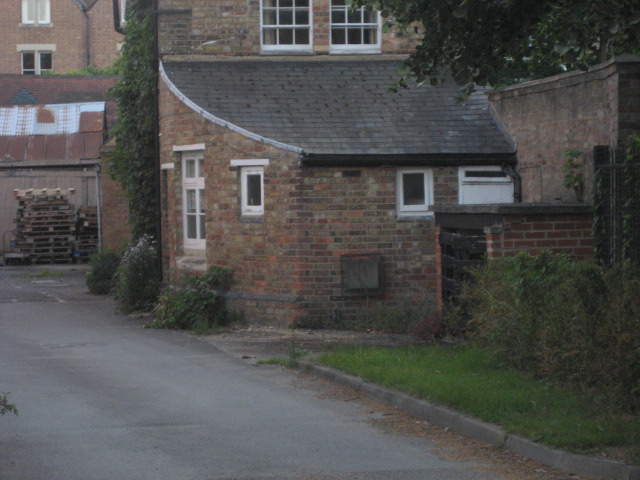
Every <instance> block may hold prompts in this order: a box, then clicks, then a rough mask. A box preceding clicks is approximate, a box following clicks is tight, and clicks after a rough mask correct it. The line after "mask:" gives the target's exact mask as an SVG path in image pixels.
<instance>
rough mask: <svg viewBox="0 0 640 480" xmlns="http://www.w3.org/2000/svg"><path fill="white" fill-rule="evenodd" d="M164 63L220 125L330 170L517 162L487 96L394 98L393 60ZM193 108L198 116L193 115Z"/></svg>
mask: <svg viewBox="0 0 640 480" xmlns="http://www.w3.org/2000/svg"><path fill="white" fill-rule="evenodd" d="M324 58H326V59H322V60H318V59H317V58H315V59H311V60H304V59H300V58H295V59H293V58H287V59H284V58H282V57H280V58H277V59H275V58H254V57H252V58H251V59H246V58H244V59H242V60H238V59H232V60H220V59H216V60H205V61H166V62H164V64H163V69H164V75H166V78H167V79H168V80H169V82H170V84H173V85H171V87H172V88H173V89H174V92H177V93H178V94H179V95H180V94H181V95H184V96H185V97H186V98H187V99H188V100H189V101H190V102H193V103H194V104H195V105H197V109H200V108H201V109H202V110H204V111H205V112H207V114H208V115H209V116H213V117H216V118H217V119H218V120H219V123H220V124H225V122H228V123H229V124H232V126H233V127H238V128H240V129H243V130H245V131H248V132H250V133H252V134H254V135H257V136H259V137H263V138H264V139H266V141H274V142H279V143H282V144H285V145H289V146H292V147H294V148H298V149H301V150H302V151H303V153H304V155H306V156H308V157H309V158H311V157H314V158H318V159H320V161H322V160H323V159H324V160H325V161H327V160H328V159H334V160H335V159H338V158H340V157H343V158H346V157H348V158H356V157H360V158H369V159H373V158H374V157H377V158H380V156H383V157H388V158H391V159H393V160H394V161H401V160H402V158H408V157H412V158H420V159H423V160H425V159H434V158H441V159H451V158H453V157H456V158H465V157H466V158H471V157H481V158H484V159H487V158H492V159H493V161H494V162H496V161H498V159H501V161H504V159H505V158H509V159H513V160H515V156H514V148H513V146H512V144H511V143H510V142H509V140H508V139H507V137H505V136H504V135H503V133H502V132H501V130H500V129H499V128H498V125H497V124H496V122H495V121H494V120H493V118H492V117H491V115H490V114H489V111H488V101H487V98H486V95H484V94H474V95H473V96H472V97H471V98H470V99H468V100H467V102H466V103H464V104H461V103H459V102H458V101H457V98H458V97H459V94H460V92H459V90H458V88H457V87H456V86H455V85H454V84H452V83H451V84H447V85H445V86H439V87H432V86H428V85H422V86H415V85H414V86H411V87H410V88H407V89H400V90H399V92H398V93H391V92H390V91H389V87H390V86H391V85H393V84H394V83H396V82H397V81H398V79H399V74H398V73H397V72H398V67H399V66H400V61H399V60H398V59H397V58H392V59H387V58H384V57H376V59H372V58H367V59H362V60H361V59H358V60H345V59H337V60H334V59H330V58H328V57H324ZM192 108H194V106H192Z"/></svg>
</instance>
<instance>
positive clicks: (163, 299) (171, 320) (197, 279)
mask: <svg viewBox="0 0 640 480" xmlns="http://www.w3.org/2000/svg"><path fill="white" fill-rule="evenodd" d="M230 284H231V272H230V271H229V270H225V269H222V268H217V267H213V268H210V269H209V271H208V272H207V273H206V274H204V275H202V276H198V275H194V274H190V273H186V272H183V274H182V279H181V280H180V281H179V282H177V285H175V286H170V287H166V288H165V289H164V290H163V291H162V292H161V294H160V297H159V299H158V305H157V306H156V307H155V309H154V317H155V318H154V320H153V321H152V322H151V323H149V324H148V325H147V327H148V328H178V329H186V330H193V331H194V332H196V333H198V334H204V333H210V332H212V331H216V330H217V329H218V328H219V327H221V326H223V325H226V324H227V323H229V322H230V314H229V312H228V311H227V309H226V308H225V302H224V296H223V295H221V293H220V292H221V291H225V290H227V289H228V288H229V286H230Z"/></svg>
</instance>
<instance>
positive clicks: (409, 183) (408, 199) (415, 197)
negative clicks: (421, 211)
mask: <svg viewBox="0 0 640 480" xmlns="http://www.w3.org/2000/svg"><path fill="white" fill-rule="evenodd" d="M402 192H403V197H404V198H403V200H404V204H405V205H425V203H426V202H425V191H424V174H422V173H404V174H402Z"/></svg>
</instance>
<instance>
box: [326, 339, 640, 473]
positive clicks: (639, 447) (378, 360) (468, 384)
mask: <svg viewBox="0 0 640 480" xmlns="http://www.w3.org/2000/svg"><path fill="white" fill-rule="evenodd" d="M318 362H319V363H321V364H323V365H327V366H330V367H333V368H336V369H339V370H342V371H344V372H347V373H350V374H352V375H357V376H359V377H361V378H363V379H365V380H367V381H370V382H374V383H377V384H379V385H384V386H386V387H390V388H394V389H396V390H400V391H403V392H406V393H409V394H411V395H414V396H417V397H421V398H425V399H427V400H429V401H431V402H433V403H437V404H440V405H445V406H448V407H451V408H453V409H456V410H458V411H460V412H463V413H466V414H468V415H471V416H473V417H476V418H479V419H481V420H484V421H487V422H492V423H496V424H499V425H501V426H502V427H503V428H505V429H506V430H507V431H508V432H510V433H516V434H519V435H522V436H524V437H527V438H530V439H531V440H534V441H540V442H541V443H544V444H546V445H550V446H553V447H556V448H564V449H567V450H571V451H575V452H588V451H591V450H595V449H599V448H603V447H629V448H630V449H631V451H635V452H636V454H637V452H639V451H640V419H639V418H638V417H630V416H623V415H621V414H615V413H606V412H603V411H601V410H599V409H597V408H595V407H594V406H593V404H592V402H591V401H590V400H589V399H587V398H584V397H582V396H580V395H578V394H576V393H574V392H572V391H570V390H569V389H568V388H563V387H562V386H557V385H552V384H549V383H546V382H542V381H539V380H536V379H534V378H532V377H531V376H529V375H527V374H525V373H522V372H517V371H514V370H509V369H505V368H502V367H501V366H500V365H498V364H497V363H496V362H495V361H494V359H493V358H492V356H491V355H490V354H489V353H488V352H486V351H484V350H482V349H480V348H478V347H474V346H465V347H456V348H452V347H440V346H419V347H406V348H401V349H385V348H373V347H353V348H349V349H343V350H337V351H335V352H328V353H325V354H323V355H322V356H321V357H319V359H318ZM633 455H634V456H635V454H633ZM635 460H638V459H637V458H636V459H635Z"/></svg>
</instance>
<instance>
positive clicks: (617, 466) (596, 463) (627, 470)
mask: <svg viewBox="0 0 640 480" xmlns="http://www.w3.org/2000/svg"><path fill="white" fill-rule="evenodd" d="M304 367H305V368H306V369H307V370H308V371H310V372H311V373H313V374H315V375H317V376H319V377H322V378H325V379H327V380H330V381H332V382H336V383H338V384H340V385H344V386H347V387H350V388H353V389H354V390H356V391H360V392H362V393H364V394H366V395H368V396H369V397H371V398H373V399H375V400H378V401H381V402H385V403H389V404H391V405H394V406H396V407H398V408H400V409H401V410H403V411H404V412H406V413H409V414H411V415H413V416H415V417H417V418H420V419H422V420H428V421H429V422H432V423H435V424H437V425H440V426H442V427H445V428H449V429H451V430H453V431H455V432H458V433H461V434H463V435H466V436H468V437H471V438H474V439H476V440H479V441H482V442H485V443H489V444H492V445H495V446H497V447H502V448H506V449H507V450H510V451H512V452H514V453H517V454H519V455H522V456H523V457H527V458H531V459H533V460H536V461H538V462H540V463H542V464H543V465H546V466H548V467H552V468H555V469H558V470H562V471H565V472H568V473H574V474H578V475H587V476H590V477H597V478H603V479H606V480H640V467H636V466H630V465H626V464H624V463H622V462H615V461H611V460H602V459H599V458H593V457H587V456H584V455H576V454H573V453H567V452H563V451H561V450H555V449H553V448H550V447H546V446H544V445H541V444H539V443H535V442H532V441H531V440H527V439H526V438H523V437H519V436H517V435H512V434H508V433H507V432H506V431H505V430H503V429H502V428H500V427H498V426H497V425H494V424H490V423H486V422H482V421H480V420H477V419H475V418H471V417H468V416H466V415H461V414H459V413H457V412H455V411H453V410H450V409H448V408H445V407H440V406H437V405H432V404H430V403H429V402H426V401H424V400H420V399H417V398H414V397H411V396H410V395H407V394H405V393H402V392H398V391H396V390H392V389H390V388H386V387H381V386H379V385H376V384H373V383H369V382H365V381H364V380H362V379H361V378H359V377H355V376H353V375H348V374H345V373H343V372H340V371H337V370H334V369H332V368H328V367H323V366H320V365H314V364H311V363H307V364H305V365H304Z"/></svg>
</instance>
